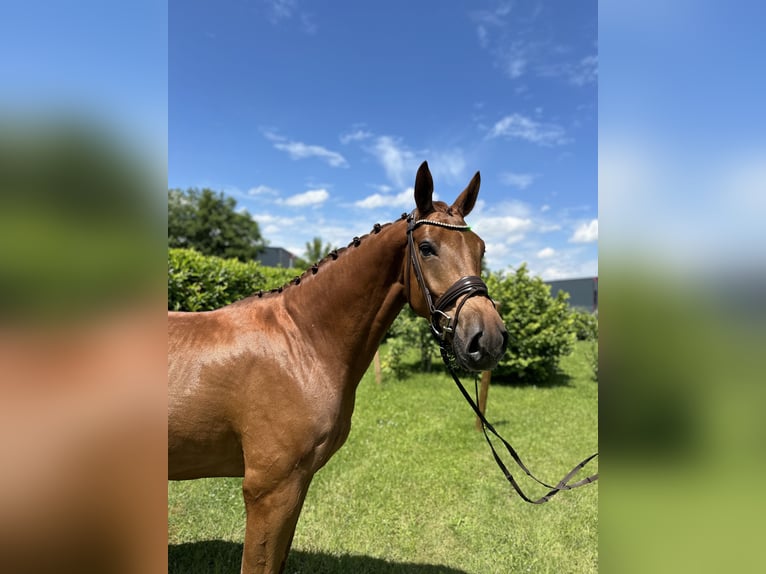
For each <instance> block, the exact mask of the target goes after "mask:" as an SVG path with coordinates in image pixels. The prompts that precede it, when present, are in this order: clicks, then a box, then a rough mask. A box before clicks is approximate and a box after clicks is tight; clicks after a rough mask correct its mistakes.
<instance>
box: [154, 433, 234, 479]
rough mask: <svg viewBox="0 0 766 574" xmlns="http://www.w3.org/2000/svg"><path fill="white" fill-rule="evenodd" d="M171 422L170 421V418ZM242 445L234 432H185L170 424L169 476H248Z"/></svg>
mask: <svg viewBox="0 0 766 574" xmlns="http://www.w3.org/2000/svg"><path fill="white" fill-rule="evenodd" d="M169 423H170V421H169ZM244 472H245V463H244V458H243V456H242V445H241V443H240V441H239V439H238V438H237V437H236V436H235V435H234V433H226V434H224V435H222V436H210V435H204V436H199V437H193V436H191V437H190V436H183V435H181V434H180V433H178V432H176V433H174V432H173V428H172V426H170V425H169V427H168V479H169V480H189V479H193V478H208V477H216V476H244Z"/></svg>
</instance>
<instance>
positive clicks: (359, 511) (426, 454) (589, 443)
mask: <svg viewBox="0 0 766 574" xmlns="http://www.w3.org/2000/svg"><path fill="white" fill-rule="evenodd" d="M465 382H466V383H472V381H471V380H466V381H465ZM597 387H598V386H597V384H596V383H595V382H594V381H593V378H592V371H591V370H590V366H589V363H588V358H587V344H584V343H581V344H578V347H577V349H576V352H575V353H574V354H573V355H572V356H570V357H566V358H565V359H564V361H563V362H562V376H560V377H558V378H556V379H555V380H554V381H553V382H552V383H551V384H550V385H546V386H540V387H533V386H513V385H510V384H499V383H498V384H493V385H492V387H491V389H490V392H489V401H488V408H487V416H488V418H489V420H490V421H492V422H493V424H495V426H496V428H497V430H498V431H499V432H500V433H501V434H503V435H504V436H505V438H506V439H508V440H509V441H510V442H511V443H512V444H513V445H514V447H515V448H516V449H517V450H518V452H519V453H520V454H521V456H522V457H523V458H524V460H525V462H526V463H527V465H528V466H529V467H530V468H531V470H532V471H533V472H535V473H536V474H537V475H538V476H539V477H540V478H542V479H543V480H546V481H547V482H557V481H558V480H559V479H560V478H561V477H562V476H563V475H564V474H565V473H566V472H567V471H568V470H569V469H570V468H571V467H572V466H574V465H575V464H576V463H577V462H579V461H580V460H581V459H583V458H584V457H585V456H586V455H588V454H591V453H592V452H594V451H595V450H596V449H597V443H598V439H597V432H598V430H597V396H598V388H597ZM507 464H508V465H509V468H511V465H512V461H511V460H510V459H509V460H508V461H507ZM592 464H593V463H592ZM596 464H597V463H596ZM595 470H596V469H595V468H594V469H590V470H589V472H595ZM520 482H521V483H522V486H523V487H524V488H525V490H528V492H529V494H530V495H534V496H535V497H538V496H541V495H542V494H544V493H545V490H544V489H543V488H542V487H539V486H536V485H535V484H534V483H531V482H530V481H529V480H521V481H520ZM168 497H169V500H168V507H169V520H168V530H169V541H170V544H171V545H180V544H181V543H192V544H185V545H184V546H171V548H170V551H171V554H170V569H171V571H178V572H180V571H184V572H189V571H190V569H191V571H199V572H203V571H204V572H208V571H236V569H237V568H239V553H240V552H241V546H240V544H241V542H242V540H243V537H244V524H245V521H244V507H243V503H242V501H241V487H240V480H239V479H210V480H204V481H191V482H181V483H170V484H169V487H168ZM597 497H598V485H597V483H596V484H593V485H589V486H586V487H584V488H582V489H579V490H575V491H572V492H564V493H561V494H560V495H559V496H557V497H556V498H554V499H553V501H552V502H550V503H548V504H546V505H543V506H532V505H529V504H526V503H524V502H523V501H522V500H520V499H519V498H518V496H516V495H515V494H514V493H513V491H512V490H511V487H510V485H509V484H508V483H507V482H506V480H505V478H504V477H503V475H502V473H501V472H500V470H499V469H498V468H497V467H496V466H495V463H494V461H493V459H492V456H491V454H490V451H489V449H488V447H487V445H486V443H485V441H484V438H483V436H482V435H481V433H479V432H477V431H476V430H475V420H474V416H473V413H472V411H471V410H470V407H469V406H468V405H467V404H466V403H465V402H464V400H463V398H462V396H461V395H460V393H459V391H458V390H457V389H456V388H455V386H454V384H453V383H452V381H451V380H450V378H449V377H448V376H447V375H446V374H445V373H444V372H443V371H441V370H439V371H437V372H435V373H432V374H413V375H412V376H411V377H409V378H407V379H404V380H391V379H390V378H388V379H386V378H384V381H383V384H382V385H377V384H376V383H375V380H374V377H373V374H372V370H371V371H370V372H369V373H368V374H367V375H366V376H365V378H364V379H363V380H362V382H361V383H360V385H359V389H358V392H357V405H356V410H355V412H354V418H353V427H352V431H351V435H350V437H349V439H348V442H347V443H346V445H345V446H344V447H343V448H342V449H341V450H340V451H339V452H338V453H337V454H336V455H335V457H334V458H333V459H331V460H330V462H329V463H328V464H327V466H326V467H325V468H324V469H323V470H321V471H320V472H319V473H318V474H317V476H316V477H315V479H314V482H313V483H312V487H311V490H310V491H309V495H308V497H307V500H306V504H305V506H304V509H303V512H302V514H301V518H300V522H299V524H298V529H297V531H296V534H295V540H294V543H293V550H294V552H293V554H292V555H291V558H290V560H289V561H288V566H287V571H288V572H306V573H309V572H310V573H316V572H338V571H340V572H354V573H356V572H362V571H368V572H418V573H420V572H471V573H481V574H485V573H492V572H497V573H501V572H502V573H507V572H596V571H597V569H598V556H597ZM201 541H218V542H214V543H211V542H208V543H204V544H203V543H199V544H193V543H194V542H201ZM226 541H229V544H226ZM222 564H223V566H222ZM425 565H433V566H434V567H435V569H433V568H428V567H427V566H425ZM197 567H198V568H199V569H197V570H195V568H197Z"/></svg>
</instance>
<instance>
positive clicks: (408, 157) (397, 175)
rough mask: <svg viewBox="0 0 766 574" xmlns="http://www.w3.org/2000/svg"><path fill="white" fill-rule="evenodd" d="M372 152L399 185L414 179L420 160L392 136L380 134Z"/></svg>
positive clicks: (390, 177) (392, 179) (387, 173)
mask: <svg viewBox="0 0 766 574" xmlns="http://www.w3.org/2000/svg"><path fill="white" fill-rule="evenodd" d="M370 152H371V153H372V154H373V155H374V156H375V158H376V159H377V160H378V162H380V164H381V165H382V166H383V169H384V170H385V172H386V175H387V176H388V178H389V179H391V181H393V182H394V183H395V184H396V185H397V186H398V187H402V186H404V185H406V182H408V181H409V180H410V179H412V180H413V181H414V179H415V171H416V170H417V166H418V160H417V158H416V157H415V154H414V153H413V152H412V151H410V150H409V149H407V148H405V147H403V146H401V145H400V143H399V142H398V141H397V140H395V139H394V138H392V137H390V136H380V137H378V138H377V139H376V140H375V144H374V145H373V147H372V148H371V149H370Z"/></svg>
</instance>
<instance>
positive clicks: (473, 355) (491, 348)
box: [452, 299, 508, 371]
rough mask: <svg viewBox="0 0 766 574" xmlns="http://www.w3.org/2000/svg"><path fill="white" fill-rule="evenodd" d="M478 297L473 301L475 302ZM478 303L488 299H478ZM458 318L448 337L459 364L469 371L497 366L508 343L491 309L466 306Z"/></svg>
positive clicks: (487, 301)
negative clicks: (450, 336)
mask: <svg viewBox="0 0 766 574" xmlns="http://www.w3.org/2000/svg"><path fill="white" fill-rule="evenodd" d="M478 301H479V300H477V302H478ZM481 301H482V302H484V303H485V304H486V303H489V305H490V306H491V305H492V304H491V302H490V301H489V300H488V299H481ZM471 303H472V302H469V303H468V304H467V305H466V310H465V311H464V312H463V314H462V315H461V317H460V321H458V324H457V328H456V329H455V333H454V336H453V338H452V348H453V351H454V353H455V357H457V360H458V362H459V363H460V366H461V367H463V368H464V369H467V370H469V371H490V370H492V369H494V368H495V367H496V366H497V363H498V362H499V361H500V359H502V358H503V355H504V354H505V349H506V347H507V346H508V332H507V331H506V329H505V325H503V322H502V320H501V319H500V316H499V315H498V314H497V312H496V311H495V309H494V306H492V307H491V311H489V310H487V309H486V308H485V309H482V310H483V311H484V312H483V313H482V312H481V311H480V310H479V309H475V308H474V307H479V305H478V304H477V305H475V306H473V305H472V306H471V308H470V310H469V309H468V305H471Z"/></svg>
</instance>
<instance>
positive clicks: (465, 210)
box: [451, 171, 481, 217]
mask: <svg viewBox="0 0 766 574" xmlns="http://www.w3.org/2000/svg"><path fill="white" fill-rule="evenodd" d="M480 185H481V176H480V175H479V172H478V171H477V172H476V175H474V176H473V179H472V180H471V181H470V182H469V183H468V185H467V186H466V188H465V189H464V190H463V193H461V194H460V195H459V196H458V197H457V199H456V200H455V203H453V204H452V208H451V209H453V210H455V211H457V212H458V213H459V214H460V215H461V216H462V217H465V216H466V215H468V214H469V213H471V210H472V209H473V206H474V205H476V198H477V197H478V195H479V186H480Z"/></svg>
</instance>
